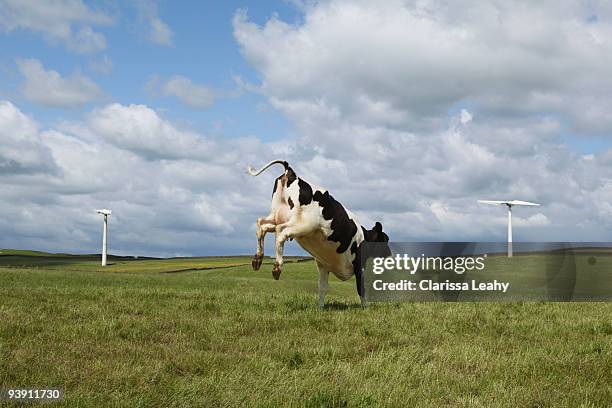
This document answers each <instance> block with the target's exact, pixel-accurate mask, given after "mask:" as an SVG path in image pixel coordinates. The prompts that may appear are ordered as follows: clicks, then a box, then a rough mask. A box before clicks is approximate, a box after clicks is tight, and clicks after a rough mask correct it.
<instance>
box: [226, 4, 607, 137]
mask: <svg viewBox="0 0 612 408" xmlns="http://www.w3.org/2000/svg"><path fill="white" fill-rule="evenodd" d="M304 12H305V15H304V19H303V23H299V24H294V23H287V22H284V21H282V20H280V19H279V18H278V17H272V18H271V19H269V20H268V21H267V22H266V23H265V24H264V25H262V26H258V25H256V24H255V23H253V22H251V21H250V20H249V19H248V17H247V15H246V13H245V12H243V11H240V12H238V13H236V15H235V17H234V35H235V38H236V39H237V41H238V43H239V45H240V47H241V50H242V53H243V55H244V56H245V58H246V59H247V61H249V62H250V63H251V64H252V65H253V67H255V69H256V70H257V71H258V72H259V74H260V76H261V78H262V82H261V89H262V91H263V92H264V93H265V94H267V95H269V96H270V99H271V101H272V102H273V104H274V106H275V107H277V108H278V109H279V110H280V111H281V112H283V113H285V114H286V115H287V116H288V117H290V118H291V119H293V120H294V121H296V122H297V123H298V124H299V123H300V121H301V120H302V118H301V117H296V116H295V115H294V109H295V106H296V104H300V106H303V108H302V109H310V110H312V111H316V110H319V111H320V112H321V115H322V116H323V117H322V119H323V120H325V119H326V118H325V116H326V115H328V114H329V112H334V111H338V112H342V115H343V117H344V118H346V119H347V120H351V121H352V122H353V123H360V124H363V125H367V126H371V125H385V126H393V127H395V128H402V129H408V130H411V131H417V132H421V131H431V130H432V129H437V128H440V127H443V126H444V123H445V122H446V120H447V113H448V111H449V110H453V108H456V107H457V106H460V105H462V104H469V105H470V106H472V109H473V110H474V111H475V112H477V113H481V114H487V115H494V116H497V117H501V116H517V115H519V116H529V115H531V116H541V115H551V116H554V115H563V116H564V118H565V123H566V125H567V126H568V130H570V131H572V132H578V133H583V134H601V133H607V134H609V133H610V131H612V122H611V121H610V120H611V116H610V115H609V112H610V111H612V109H610V108H611V107H612V96H611V95H612V92H611V91H612V79H611V78H610V76H609V75H608V74H607V68H606V67H608V66H610V64H611V63H612V42H610V41H608V40H607V38H610V37H609V35H608V34H609V33H612V23H611V22H610V21H612V20H611V19H609V18H603V16H612V12H611V11H610V8H609V7H607V6H605V5H603V4H599V3H597V4H592V5H591V4H587V3H583V2H566V3H564V5H563V6H562V7H559V6H558V3H557V2H553V1H541V2H532V3H529V4H521V5H520V6H516V7H514V6H509V5H508V4H507V3H505V2H502V1H494V2H487V3H482V2H474V1H459V2H453V5H452V6H449V5H448V4H446V3H444V4H443V3H442V2H438V1H427V2H423V1H414V2H413V1H400V0H391V1H385V2H382V3H379V4H376V5H372V4H371V2H368V1H344V0H336V1H325V2H320V3H317V4H316V5H312V6H309V7H306V8H305V11H304ZM593 14H597V15H598V16H599V17H600V18H598V20H597V22H595V23H593V22H590V21H588V19H587V17H588V16H590V15H593Z"/></svg>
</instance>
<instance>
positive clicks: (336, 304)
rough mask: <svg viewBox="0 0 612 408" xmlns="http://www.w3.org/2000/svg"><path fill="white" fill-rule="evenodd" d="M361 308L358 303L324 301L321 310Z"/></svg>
mask: <svg viewBox="0 0 612 408" xmlns="http://www.w3.org/2000/svg"><path fill="white" fill-rule="evenodd" d="M354 309H362V307H361V304H359V303H344V302H338V301H332V302H326V303H325V306H324V307H323V310H354Z"/></svg>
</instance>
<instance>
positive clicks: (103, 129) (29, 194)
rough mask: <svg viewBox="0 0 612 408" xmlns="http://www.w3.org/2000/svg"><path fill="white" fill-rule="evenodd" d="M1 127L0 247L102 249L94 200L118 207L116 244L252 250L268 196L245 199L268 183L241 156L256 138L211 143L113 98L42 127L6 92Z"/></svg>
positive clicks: (134, 249)
mask: <svg viewBox="0 0 612 408" xmlns="http://www.w3.org/2000/svg"><path fill="white" fill-rule="evenodd" d="M122 135H125V137H121V136H122ZM0 137H1V138H2V140H3V142H4V143H3V149H2V152H1V153H0V183H1V184H2V185H3V199H2V203H0V212H2V214H3V217H2V219H1V220H0V248H1V247H5V248H6V247H15V246H18V247H37V248H42V249H48V250H57V251H62V250H69V251H76V252H93V251H99V249H98V248H99V235H100V225H99V224H100V220H99V218H98V217H97V216H96V214H95V213H94V211H93V209H94V208H100V207H105V208H111V209H112V210H113V215H112V217H111V220H110V228H111V238H110V248H111V252H112V253H124V254H125V253H131V254H133V253H136V254H149V255H153V254H155V255H173V254H176V253H181V254H196V253H208V254H215V253H222V252H227V253H230V252H232V253H247V252H250V250H251V246H252V245H251V244H252V241H253V240H252V239H250V238H251V235H253V234H251V232H250V231H249V229H250V226H251V224H253V220H254V219H255V217H256V216H257V215H258V214H259V211H262V208H265V206H266V203H263V202H262V203H261V204H262V205H251V204H246V203H249V202H250V201H251V199H250V197H255V196H268V195H269V191H268V190H269V188H268V186H265V189H262V191H258V189H259V186H258V185H257V184H253V183H246V182H245V181H246V175H245V174H244V166H243V164H242V163H241V161H242V160H245V161H253V160H254V159H255V156H256V155H258V154H261V152H262V149H263V146H262V145H261V144H260V143H259V142H258V141H256V140H254V139H252V138H246V139H239V140H216V141H214V143H213V142H211V141H209V140H208V138H206V137H204V136H202V135H199V134H196V133H194V132H191V131H185V130H180V129H178V128H177V127H176V126H175V125H174V124H172V123H170V122H168V121H167V120H165V119H163V118H161V117H160V116H159V114H158V113H157V112H155V111H154V110H152V109H150V108H149V107H146V106H143V105H128V106H126V105H119V104H111V105H108V106H106V107H104V108H102V109H98V110H94V111H92V112H90V113H89V114H88V115H86V116H85V117H84V120H83V121H79V122H75V123H72V124H65V125H64V126H62V127H61V128H56V127H52V128H47V129H40V128H39V126H38V125H37V124H36V122H35V121H34V120H33V119H32V118H30V117H29V116H28V115H26V114H24V113H23V112H21V111H20V110H19V109H18V108H17V107H16V106H15V105H13V104H12V103H10V102H6V101H4V102H1V103H0ZM155 140H157V141H155ZM138 144H142V145H143V147H135V146H137V145H138ZM163 150H168V151H169V152H170V153H168V154H162V153H163ZM194 151H195V152H197V154H194V153H193V152H194ZM200 155H202V156H200ZM7 163H8V164H9V165H7ZM264 190H265V191H264ZM49 213H53V214H54V216H53V217H48V214H49ZM245 233H248V236H249V238H248V239H246V240H245V239H244V237H245ZM253 237H254V235H253Z"/></svg>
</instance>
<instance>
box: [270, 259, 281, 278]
mask: <svg viewBox="0 0 612 408" xmlns="http://www.w3.org/2000/svg"><path fill="white" fill-rule="evenodd" d="M280 274H281V267H280V265H279V264H278V263H274V268H273V269H272V276H273V277H274V279H275V280H278V278H280Z"/></svg>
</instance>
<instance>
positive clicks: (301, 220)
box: [248, 160, 389, 307]
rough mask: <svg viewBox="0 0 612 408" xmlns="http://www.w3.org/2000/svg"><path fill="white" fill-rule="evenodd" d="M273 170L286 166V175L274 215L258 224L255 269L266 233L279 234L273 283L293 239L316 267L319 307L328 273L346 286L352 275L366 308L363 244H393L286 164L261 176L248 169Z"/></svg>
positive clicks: (278, 187) (274, 201)
mask: <svg viewBox="0 0 612 408" xmlns="http://www.w3.org/2000/svg"><path fill="white" fill-rule="evenodd" d="M273 164H282V165H283V166H284V167H285V172H284V173H283V175H281V176H280V177H278V178H277V179H276V181H275V183H274V190H273V192H272V205H271V207H270V214H268V216H267V217H261V218H258V219H257V253H256V254H255V256H254V257H253V262H252V265H253V269H254V270H258V269H259V268H260V267H261V263H262V260H263V256H264V237H265V235H266V233H267V232H275V233H276V262H275V263H274V268H273V269H272V276H274V279H277V280H278V279H279V277H280V274H281V270H282V267H283V248H284V244H285V241H287V240H288V239H295V240H296V241H297V242H298V243H299V244H300V246H301V247H302V248H304V249H305V250H306V251H307V252H308V253H310V254H311V255H312V256H313V257H314V259H315V261H316V263H317V268H318V270H319V306H320V307H323V305H324V303H325V293H326V291H327V282H328V277H329V273H330V272H331V273H333V274H334V275H336V276H337V277H338V278H339V279H340V280H342V281H345V280H347V279H349V278H350V277H351V276H352V275H353V274H354V275H355V277H356V280H357V292H358V293H359V297H360V298H361V302H362V304H365V297H364V295H365V294H364V288H363V279H362V271H361V256H360V248H361V244H362V242H363V241H364V240H365V241H370V242H388V241H389V237H388V236H387V234H385V233H384V232H383V230H382V225H381V224H380V223H379V222H377V223H376V224H375V225H374V228H373V229H371V230H366V229H365V228H363V227H362V226H361V224H360V223H359V221H357V218H356V217H355V216H354V215H353V214H352V213H351V212H350V211H348V210H347V209H345V208H344V207H343V206H342V204H340V203H339V202H338V201H336V200H335V199H334V198H333V197H332V196H331V195H330V194H329V192H328V191H327V190H325V189H324V188H320V187H317V186H314V185H312V184H309V183H307V182H306V181H304V180H303V179H301V178H299V177H297V176H296V174H295V172H294V171H293V169H292V168H291V167H289V164H288V163H287V162H286V161H283V160H274V161H271V162H270V163H268V164H266V165H265V166H264V167H262V168H261V169H260V170H258V171H256V170H254V169H253V168H252V167H250V166H249V167H248V173H249V174H250V175H252V176H258V175H259V174H261V173H262V172H263V171H264V170H266V169H267V168H268V167H270V166H272V165H273Z"/></svg>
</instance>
